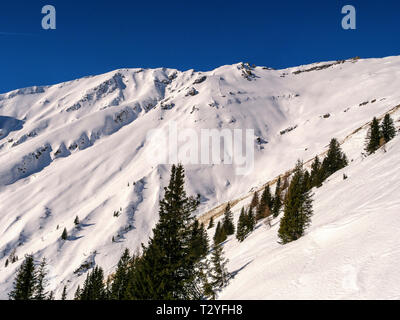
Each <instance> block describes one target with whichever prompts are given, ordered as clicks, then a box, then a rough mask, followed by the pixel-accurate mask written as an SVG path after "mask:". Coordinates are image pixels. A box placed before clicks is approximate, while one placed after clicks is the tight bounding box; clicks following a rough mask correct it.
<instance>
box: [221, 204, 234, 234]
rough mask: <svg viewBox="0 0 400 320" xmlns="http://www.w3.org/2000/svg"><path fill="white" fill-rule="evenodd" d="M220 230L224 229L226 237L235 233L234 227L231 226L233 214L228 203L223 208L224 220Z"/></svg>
mask: <svg viewBox="0 0 400 320" xmlns="http://www.w3.org/2000/svg"><path fill="white" fill-rule="evenodd" d="M222 228H223V229H224V231H225V234H226V235H227V236H229V235H231V234H234V233H235V225H234V224H233V214H232V211H231V205H230V203H229V202H228V204H227V205H226V207H225V212H224V219H223V220H222Z"/></svg>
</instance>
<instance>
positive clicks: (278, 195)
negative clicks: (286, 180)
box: [272, 177, 282, 218]
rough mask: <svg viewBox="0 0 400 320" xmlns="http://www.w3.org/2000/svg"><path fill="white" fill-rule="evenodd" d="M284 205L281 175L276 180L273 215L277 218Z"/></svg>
mask: <svg viewBox="0 0 400 320" xmlns="http://www.w3.org/2000/svg"><path fill="white" fill-rule="evenodd" d="M281 207H282V200H281V177H278V181H277V182H276V187H275V196H274V203H273V205H272V215H273V217H274V218H276V217H277V216H278V215H279V210H280V209H281Z"/></svg>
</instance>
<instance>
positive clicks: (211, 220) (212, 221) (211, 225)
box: [207, 217, 214, 229]
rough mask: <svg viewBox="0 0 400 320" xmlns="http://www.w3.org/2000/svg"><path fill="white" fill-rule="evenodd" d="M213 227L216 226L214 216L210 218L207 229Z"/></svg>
mask: <svg viewBox="0 0 400 320" xmlns="http://www.w3.org/2000/svg"><path fill="white" fill-rule="evenodd" d="M212 227H214V217H211V218H210V223H209V224H208V227H207V229H211V228H212Z"/></svg>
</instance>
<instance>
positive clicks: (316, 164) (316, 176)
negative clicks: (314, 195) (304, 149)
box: [310, 156, 324, 188]
mask: <svg viewBox="0 0 400 320" xmlns="http://www.w3.org/2000/svg"><path fill="white" fill-rule="evenodd" d="M310 179H311V186H312V187H318V188H319V187H320V186H321V185H322V182H323V181H324V173H323V171H322V164H321V161H320V160H319V158H318V156H316V157H315V158H314V161H313V163H312V164H311V174H310Z"/></svg>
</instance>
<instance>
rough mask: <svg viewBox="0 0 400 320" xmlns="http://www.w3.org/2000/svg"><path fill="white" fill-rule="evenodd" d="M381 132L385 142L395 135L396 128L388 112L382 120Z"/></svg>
mask: <svg viewBox="0 0 400 320" xmlns="http://www.w3.org/2000/svg"><path fill="white" fill-rule="evenodd" d="M381 134H382V137H383V139H385V142H389V141H390V140H392V139H393V138H394V136H395V135H396V129H395V127H394V124H393V119H392V118H391V117H390V114H388V113H387V114H386V115H385V117H384V118H383V121H382V126H381Z"/></svg>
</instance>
